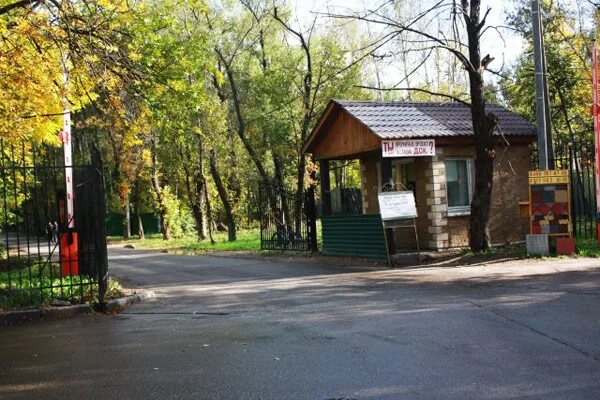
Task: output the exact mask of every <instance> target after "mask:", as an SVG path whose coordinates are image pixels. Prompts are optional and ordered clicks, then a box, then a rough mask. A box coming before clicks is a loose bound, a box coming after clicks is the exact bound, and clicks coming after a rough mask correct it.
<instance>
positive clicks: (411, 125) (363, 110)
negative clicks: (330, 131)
mask: <svg viewBox="0 0 600 400" xmlns="http://www.w3.org/2000/svg"><path fill="white" fill-rule="evenodd" d="M333 102H334V103H336V104H338V105H339V106H340V107H342V108H343V109H344V110H346V111H347V112H348V113H350V114H351V115H352V116H354V117H355V118H356V119H358V120H359V121H360V122H361V123H363V124H364V125H365V126H367V128H369V129H370V130H371V131H372V132H373V133H374V134H375V135H377V136H379V137H380V138H382V139H400V138H413V137H441V136H466V135H473V125H472V123H471V111H470V109H469V107H468V106H466V105H464V104H461V103H412V102H410V103H409V102H375V101H351V100H333ZM486 112H492V113H494V114H495V115H496V116H497V117H498V119H499V122H498V128H499V129H498V130H496V132H495V133H496V134H500V132H502V133H503V134H505V135H522V136H530V135H535V134H536V130H535V126H534V125H533V124H531V122H529V121H528V120H526V119H525V118H523V117H521V116H519V115H517V114H515V113H513V112H511V111H508V110H507V109H505V108H504V107H501V106H498V105H492V104H487V105H486Z"/></svg>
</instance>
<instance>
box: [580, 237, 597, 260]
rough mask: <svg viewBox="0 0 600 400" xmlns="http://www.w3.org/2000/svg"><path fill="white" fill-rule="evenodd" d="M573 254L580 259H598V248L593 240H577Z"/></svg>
mask: <svg viewBox="0 0 600 400" xmlns="http://www.w3.org/2000/svg"><path fill="white" fill-rule="evenodd" d="M575 249H576V250H575V253H576V254H577V255H578V256H581V257H592V258H598V257H600V246H599V245H598V241H597V240H595V239H577V243H576V246H575Z"/></svg>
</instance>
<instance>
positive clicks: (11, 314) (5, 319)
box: [0, 290, 154, 327]
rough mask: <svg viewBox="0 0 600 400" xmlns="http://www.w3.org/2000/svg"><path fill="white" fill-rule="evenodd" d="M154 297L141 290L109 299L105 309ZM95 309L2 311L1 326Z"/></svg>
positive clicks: (88, 306)
mask: <svg viewBox="0 0 600 400" xmlns="http://www.w3.org/2000/svg"><path fill="white" fill-rule="evenodd" d="M152 297H154V292H152V291H149V290H140V291H139V292H138V293H136V294H133V295H130V296H126V297H121V298H118V299H113V300H109V301H107V302H106V304H105V306H104V310H103V311H105V312H119V311H121V310H123V309H124V308H126V307H128V306H130V305H132V304H137V303H140V302H142V301H144V300H146V299H150V298H152ZM95 311H96V308H95V305H94V304H89V303H86V304H75V305H72V306H65V307H52V308H41V309H36V310H23V311H7V312H4V313H0V327H3V326H9V325H18V324H22V323H26V322H33V321H41V320H58V319H64V318H71V317H74V316H76V315H80V314H90V313H93V312H95Z"/></svg>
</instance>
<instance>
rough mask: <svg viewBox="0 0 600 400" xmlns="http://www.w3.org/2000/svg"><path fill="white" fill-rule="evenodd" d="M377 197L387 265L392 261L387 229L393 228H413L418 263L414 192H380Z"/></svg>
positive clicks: (418, 251) (419, 255)
mask: <svg viewBox="0 0 600 400" xmlns="http://www.w3.org/2000/svg"><path fill="white" fill-rule="evenodd" d="M377 199H378V200H379V213H380V214H381V222H382V224H383V233H384V237H385V248H386V251H387V257H388V265H390V266H391V265H392V262H391V257H390V248H389V244H388V235H387V230H388V229H393V228H413V231H414V234H415V242H416V244H417V255H418V257H419V263H420V262H421V252H420V250H419V236H418V234H417V223H416V221H417V220H416V219H417V217H418V214H417V205H416V203H415V195H414V193H413V192H412V191H410V190H403V191H395V192H381V193H379V194H378V196H377Z"/></svg>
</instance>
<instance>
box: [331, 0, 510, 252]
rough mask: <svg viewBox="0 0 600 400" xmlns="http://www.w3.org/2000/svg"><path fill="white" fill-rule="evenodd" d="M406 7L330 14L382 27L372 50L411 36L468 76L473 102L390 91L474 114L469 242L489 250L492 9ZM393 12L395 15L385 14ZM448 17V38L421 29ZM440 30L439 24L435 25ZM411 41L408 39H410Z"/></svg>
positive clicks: (465, 3)
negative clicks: (447, 102) (487, 48)
mask: <svg viewBox="0 0 600 400" xmlns="http://www.w3.org/2000/svg"><path fill="white" fill-rule="evenodd" d="M399 4H401V2H399V1H389V2H385V3H383V5H382V6H380V7H378V8H376V9H372V10H367V11H365V12H361V13H357V14H353V15H339V14H329V16H330V17H333V18H344V19H353V20H359V21H362V22H364V23H369V24H374V25H376V26H379V27H381V28H383V31H384V32H383V34H382V35H380V36H379V37H378V38H377V39H376V40H374V41H373V42H372V43H371V49H373V51H374V50H375V49H380V48H381V47H382V46H384V45H385V44H386V43H388V42H389V41H390V40H392V38H394V37H396V36H398V35H400V34H403V33H410V34H411V39H410V40H411V42H412V43H413V49H412V51H421V52H429V51H430V50H431V49H435V50H438V49H439V50H441V51H444V52H447V53H448V54H450V55H451V56H452V57H454V58H455V59H456V60H457V61H458V62H459V63H460V65H461V66H462V68H463V69H464V71H466V74H467V79H468V86H469V87H468V100H465V98H459V97H458V96H456V95H454V94H452V93H443V92H435V91H432V90H428V89H424V88H419V87H406V86H399V87H395V88H392V89H391V90H402V91H409V92H410V91H415V92H425V93H428V94H431V95H437V96H441V97H444V98H450V99H453V100H455V101H458V102H460V103H463V104H466V105H468V106H469V107H470V110H471V122H472V124H473V134H474V138H475V154H476V156H475V187H474V191H473V198H472V201H471V215H470V228H469V238H470V246H471V248H472V249H473V250H474V251H482V250H485V249H486V248H488V247H489V232H488V221H489V212H490V202H491V193H492V182H493V172H494V158H495V146H496V139H495V138H494V135H493V133H494V130H495V129H496V126H497V124H498V117H497V116H496V115H494V114H493V113H488V112H487V111H486V96H485V81H484V74H485V71H486V69H487V68H488V66H489V64H490V63H491V62H492V61H493V60H494V58H493V57H491V56H490V55H486V56H483V57H482V55H481V43H482V40H483V39H482V38H483V37H484V36H485V34H486V32H487V31H488V30H487V27H488V25H487V17H488V16H489V13H490V11H491V8H488V9H487V10H485V11H484V12H483V13H482V6H481V0H471V1H469V0H461V1H455V0H453V1H445V0H440V1H433V2H425V3H423V4H422V5H421V7H422V8H424V9H418V10H416V11H414V12H413V13H411V14H408V15H406V14H395V13H394V12H393V11H394V7H397V6H398V5H399ZM386 7H388V8H389V7H391V12H390V11H389V10H388V12H386ZM445 12H446V13H448V14H447V15H448V20H449V21H451V25H450V27H449V34H448V35H444V34H443V33H442V32H439V31H438V30H437V29H431V28H428V27H430V26H431V25H432V24H430V23H426V24H425V27H423V25H421V22H422V21H426V22H427V21H435V20H437V19H438V18H440V16H441V15H442V14H443V13H445ZM434 26H435V27H437V24H434ZM407 40H408V39H407Z"/></svg>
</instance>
